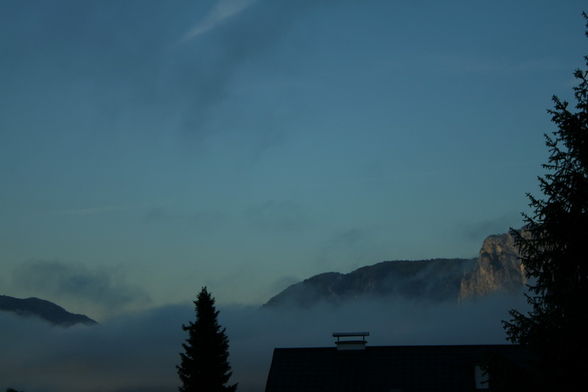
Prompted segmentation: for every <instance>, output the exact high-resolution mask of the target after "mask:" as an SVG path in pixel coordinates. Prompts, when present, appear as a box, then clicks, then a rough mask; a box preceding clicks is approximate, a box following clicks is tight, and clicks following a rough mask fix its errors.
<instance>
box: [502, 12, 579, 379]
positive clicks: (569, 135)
mask: <svg viewBox="0 0 588 392" xmlns="http://www.w3.org/2000/svg"><path fill="white" fill-rule="evenodd" d="M582 15H583V16H584V18H585V20H586V22H587V23H586V35H587V36H588V15H586V13H583V14H582ZM584 59H585V63H586V66H587V67H588V56H585V57H584ZM574 76H575V78H576V80H577V81H578V85H577V87H575V88H574V97H575V101H576V104H575V109H576V110H575V111H574V112H572V111H570V109H569V108H568V103H567V102H565V101H562V100H560V99H559V98H557V97H553V101H554V104H555V105H554V109H553V110H549V113H550V114H551V116H552V121H553V122H554V123H555V125H556V126H557V128H558V129H557V130H556V131H554V132H553V135H552V136H551V137H550V136H548V135H545V137H546V145H547V147H548V150H549V153H550V155H549V159H548V163H547V164H545V165H543V167H544V168H545V169H546V171H547V173H548V174H546V175H545V176H544V177H540V178H539V185H540V188H541V191H542V193H543V195H544V198H543V199H539V198H535V197H533V196H532V195H530V194H529V195H528V197H529V200H530V204H529V206H530V207H532V209H533V211H534V212H533V215H532V216H527V215H524V220H525V223H526V225H525V230H524V231H522V232H517V231H512V230H511V232H512V233H513V235H514V236H515V243H516V245H517V246H518V247H519V251H520V253H521V262H522V264H523V266H524V268H525V271H526V274H527V276H528V278H529V282H530V283H529V292H530V294H529V295H527V300H528V302H529V304H530V305H531V311H530V312H529V313H528V314H523V313H521V312H519V311H517V310H512V311H511V312H510V315H511V316H512V319H511V320H510V321H504V322H503V324H504V327H505V330H506V333H507V336H508V338H509V340H510V341H512V342H513V343H520V344H522V345H525V346H527V347H529V349H530V350H531V351H532V352H535V353H536V355H537V359H538V362H539V365H538V368H537V371H536V375H537V377H538V378H540V379H541V380H540V381H541V385H542V387H541V389H543V388H544V389H545V390H548V389H551V390H575V388H576V387H578V386H579V385H582V386H583V385H584V384H585V383H586V380H585V378H586V376H587V375H588V360H587V356H586V353H587V352H588V332H587V331H588V307H587V306H586V301H587V300H588V260H587V258H586V250H587V249H586V246H587V245H588V70H576V71H575V73H574ZM582 389H583V388H582Z"/></svg>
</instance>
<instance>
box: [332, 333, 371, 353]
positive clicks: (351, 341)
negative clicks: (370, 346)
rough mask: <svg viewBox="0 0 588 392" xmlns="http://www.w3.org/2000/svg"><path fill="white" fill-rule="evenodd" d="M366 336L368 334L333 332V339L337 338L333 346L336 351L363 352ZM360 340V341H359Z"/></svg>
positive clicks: (368, 334)
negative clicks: (335, 347)
mask: <svg viewBox="0 0 588 392" xmlns="http://www.w3.org/2000/svg"><path fill="white" fill-rule="evenodd" d="M366 336H370V333H369V332H334V333H333V337H334V338H337V341H336V342H335V345H337V350H365V345H366V344H367V341H366V340H365V337H366ZM359 338H361V339H359Z"/></svg>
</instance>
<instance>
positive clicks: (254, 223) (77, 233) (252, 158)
mask: <svg viewBox="0 0 588 392" xmlns="http://www.w3.org/2000/svg"><path fill="white" fill-rule="evenodd" d="M583 6H585V4H584V2H583V1H575V0H566V1H559V2H555V1H544V0H532V1H531V0H520V1H502V0H497V1H492V2H489V1H471V0H469V1H443V2H439V1H432V0H419V1H410V2H409V1H379V0H363V1H351V0H338V1H336V0H297V1H287V0H210V1H207V0H202V1H171V0H169V1H165V2H164V1H149V0H135V1H133V0H128V1H118V0H116V1H115V0H112V1H107V0H104V1H83V2H82V1H77V0H69V1H67V0H55V1H51V2H48V1H26V2H23V1H10V0H5V1H1V2H0V53H1V55H0V86H1V88H0V181H1V185H0V216H1V219H0V263H1V264H0V265H1V267H2V273H1V274H0V293H1V294H6V295H12V296H16V297H29V296H38V297H41V298H45V299H49V300H52V301H55V302H58V303H59V304H61V305H64V306H66V307H67V308H68V309H69V310H72V311H75V312H80V313H85V314H88V315H89V316H90V317H94V318H97V319H99V320H104V319H108V318H109V317H118V316H121V315H124V314H127V313H129V312H132V311H138V310H145V309H155V308H157V307H161V306H167V305H169V306H171V305H173V304H180V303H187V302H188V301H190V300H191V299H193V298H194V296H195V293H196V292H197V291H198V290H199V289H200V287H202V286H207V287H208V288H209V290H210V291H211V292H212V293H213V294H214V295H215V297H216V298H217V300H218V301H219V303H220V304H241V305H257V304H261V303H264V302H265V301H267V300H268V299H269V298H270V297H271V296H272V295H274V294H276V293H277V292H279V291H280V290H282V289H283V288H285V287H287V286H288V285H289V284H291V283H293V282H296V281H298V280H301V279H303V278H306V277H309V276H311V275H314V274H317V273H321V272H326V271H339V272H349V271H351V270H353V269H355V268H358V267H360V266H363V265H368V264H374V263H376V262H379V261H383V260H395V259H427V258H435V257H474V256H476V255H477V252H478V250H479V248H480V246H481V243H482V240H483V239H484V238H485V237H486V236H487V235H490V234H494V233H502V232H506V231H507V230H508V228H509V227H520V226H521V217H520V213H521V212H522V211H527V204H528V202H527V199H526V197H525V193H526V192H533V193H535V192H537V180H536V177H537V176H538V175H541V174H542V169H541V167H540V165H541V164H542V163H543V162H545V160H546V157H547V152H546V148H545V146H544V139H543V134H544V133H545V132H551V131H552V130H553V127H552V125H551V123H550V121H549V120H550V118H549V115H548V114H547V112H546V109H548V108H550V107H551V97H552V95H553V94H557V95H559V96H561V97H562V98H568V99H569V96H570V92H571V87H572V86H573V84H574V81H573V77H572V72H573V70H574V69H576V68H578V67H580V66H582V65H583V62H582V56H583V55H585V54H586V51H585V48H586V41H585V37H584V20H583V18H582V17H581V11H582V7H583Z"/></svg>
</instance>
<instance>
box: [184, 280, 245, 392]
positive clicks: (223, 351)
mask: <svg viewBox="0 0 588 392" xmlns="http://www.w3.org/2000/svg"><path fill="white" fill-rule="evenodd" d="M194 305H195V307H196V320H195V321H194V322H189V323H188V324H186V325H182V329H183V330H184V331H187V332H188V338H187V339H186V342H185V343H184V344H182V347H183V349H184V352H183V353H181V354H180V359H181V363H180V365H179V366H177V367H176V368H177V371H178V376H179V377H180V380H181V382H182V385H181V386H180V388H179V390H180V392H234V391H235V390H236V388H237V384H233V385H227V383H228V382H229V379H230V378H231V367H230V365H229V340H228V338H227V336H226V335H225V329H224V328H221V326H220V325H219V323H218V321H217V316H218V313H219V312H218V310H216V308H215V306H214V298H213V297H212V296H211V295H210V293H209V292H208V291H207V289H206V287H204V288H202V290H201V291H200V293H199V294H198V296H197V299H196V301H194Z"/></svg>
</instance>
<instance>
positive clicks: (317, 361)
mask: <svg viewBox="0 0 588 392" xmlns="http://www.w3.org/2000/svg"><path fill="white" fill-rule="evenodd" d="M496 356H500V358H504V359H505V360H507V361H509V362H513V363H524V361H525V360H526V353H525V352H524V351H523V349H522V348H521V347H519V346H515V345H480V346H386V347H367V348H366V349H365V350H349V351H347V350H340V351H339V350H337V349H336V348H276V349H275V350H274V355H273V359H272V364H271V368H270V372H269V375H268V380H267V385H266V392H302V391H304V392H314V391H316V392H319V391H320V392H329V391H337V392H359V391H370V392H379V391H382V392H392V391H394V392H397V391H402V392H412V391H414V392H416V391H419V392H421V391H422V392H424V391H452V392H459V391H474V390H475V376H474V372H475V370H474V369H475V366H476V365H481V364H483V363H485V361H486V360H488V359H489V358H491V357H496Z"/></svg>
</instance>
